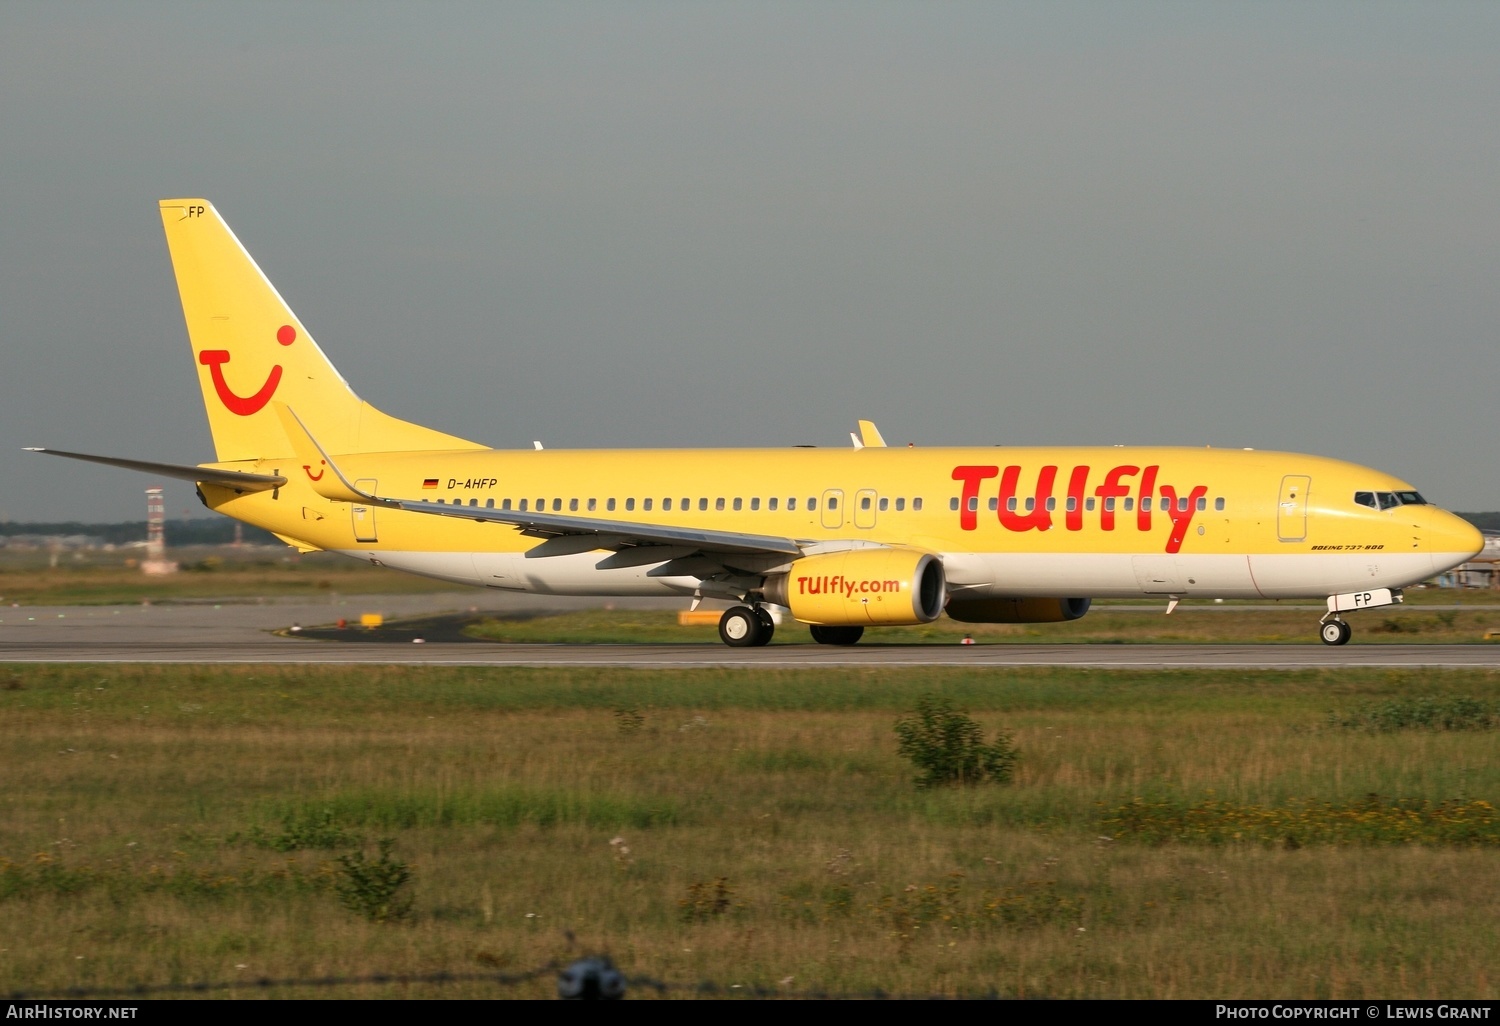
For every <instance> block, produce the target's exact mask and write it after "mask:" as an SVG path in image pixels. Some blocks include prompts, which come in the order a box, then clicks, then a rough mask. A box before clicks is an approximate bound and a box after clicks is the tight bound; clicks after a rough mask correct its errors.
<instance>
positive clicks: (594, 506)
mask: <svg viewBox="0 0 1500 1026" xmlns="http://www.w3.org/2000/svg"><path fill="white" fill-rule="evenodd" d="M598 508H599V500H598V499H590V500H589V512H590V513H592V512H594V510H596V509H598Z"/></svg>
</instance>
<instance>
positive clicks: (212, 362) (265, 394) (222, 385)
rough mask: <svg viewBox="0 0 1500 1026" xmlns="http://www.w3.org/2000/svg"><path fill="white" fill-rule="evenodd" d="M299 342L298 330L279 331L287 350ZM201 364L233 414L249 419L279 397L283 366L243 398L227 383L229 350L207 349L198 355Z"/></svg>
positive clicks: (278, 336)
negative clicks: (225, 377) (277, 390)
mask: <svg viewBox="0 0 1500 1026" xmlns="http://www.w3.org/2000/svg"><path fill="white" fill-rule="evenodd" d="M296 339H297V329H296V328H293V327H292V326H291V325H290V324H283V325H282V326H281V327H280V328H279V329H277V331H276V341H277V342H280V343H281V344H282V345H284V346H289V345H291V344H292V343H293V342H295V341H296ZM198 362H199V363H201V364H203V366H205V367H207V368H208V373H209V375H210V376H211V377H212V378H213V382H214V391H215V392H217V393H218V394H219V402H221V403H223V404H224V408H225V409H227V410H228V411H229V412H230V413H235V414H238V415H239V416H241V417H248V416H250V415H251V414H252V413H259V412H260V411H261V410H262V409H264V408H265V405H266V403H268V402H270V401H271V396H273V395H275V394H276V386H277V385H279V384H281V364H279V363H278V364H276V365H275V366H274V367H272V368H271V373H270V374H268V375H267V376H266V380H265V383H264V384H262V385H261V386H260V389H259V390H258V391H256V392H254V393H252V394H251V395H248V396H245V395H240V394H239V393H237V392H236V391H235V390H234V389H232V388H230V387H229V382H227V381H225V380H224V365H225V364H226V363H228V362H229V350H227V349H205V350H204V351H203V352H201V353H199V354H198Z"/></svg>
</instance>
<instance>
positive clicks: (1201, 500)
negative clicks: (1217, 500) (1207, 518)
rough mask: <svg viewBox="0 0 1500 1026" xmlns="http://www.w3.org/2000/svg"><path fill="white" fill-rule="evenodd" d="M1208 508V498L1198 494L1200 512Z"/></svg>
mask: <svg viewBox="0 0 1500 1026" xmlns="http://www.w3.org/2000/svg"><path fill="white" fill-rule="evenodd" d="M1206 509H1208V500H1207V499H1205V498H1204V497H1203V496H1201V495H1200V496H1198V512H1199V513H1202V512H1203V511H1204V510H1206Z"/></svg>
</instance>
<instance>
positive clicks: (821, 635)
mask: <svg viewBox="0 0 1500 1026" xmlns="http://www.w3.org/2000/svg"><path fill="white" fill-rule="evenodd" d="M808 631H809V632H810V633H811V634H812V639H813V640H814V641H816V642H817V643H818V644H820V645H853V644H855V643H857V642H858V641H859V639H860V638H862V637H864V636H865V629H864V628H863V627H824V626H822V625H815V626H812V627H809V628H808Z"/></svg>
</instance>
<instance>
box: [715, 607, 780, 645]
mask: <svg viewBox="0 0 1500 1026" xmlns="http://www.w3.org/2000/svg"><path fill="white" fill-rule="evenodd" d="M763 616H765V614H764V613H762V612H761V611H760V610H758V609H751V608H750V607H749V606H730V607H729V608H728V609H726V610H724V615H723V616H721V617H719V638H720V640H722V641H723V642H724V644H726V645H728V646H729V647H730V648H753V647H754V646H756V645H764V644H765V643H766V642H768V641H770V640H771V630H772V627H771V626H770V625H768V624H767V623H766V622H765V621H764V620H762V619H761V617H763ZM766 619H769V617H766Z"/></svg>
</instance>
